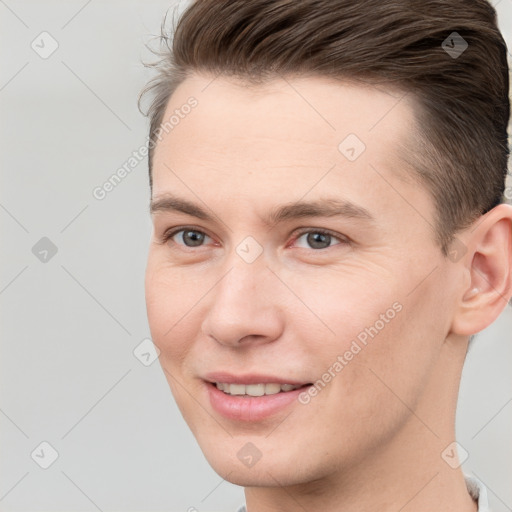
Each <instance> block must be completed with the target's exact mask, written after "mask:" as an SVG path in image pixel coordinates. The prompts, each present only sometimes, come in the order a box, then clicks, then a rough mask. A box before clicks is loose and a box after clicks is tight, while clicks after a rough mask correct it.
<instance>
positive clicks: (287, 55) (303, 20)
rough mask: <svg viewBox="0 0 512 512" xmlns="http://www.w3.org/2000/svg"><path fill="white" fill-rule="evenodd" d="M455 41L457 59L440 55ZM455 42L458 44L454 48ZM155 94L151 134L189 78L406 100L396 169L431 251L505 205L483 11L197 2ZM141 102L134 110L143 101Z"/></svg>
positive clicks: (503, 135) (423, 3) (441, 5)
mask: <svg viewBox="0 0 512 512" xmlns="http://www.w3.org/2000/svg"><path fill="white" fill-rule="evenodd" d="M453 32H457V34H458V35H459V36H461V37H462V40H460V39H459V41H465V43H463V44H464V45H465V44H466V43H467V45H468V46H467V48H466V49H465V51H463V53H462V54H460V55H458V56H457V55H453V54H450V53H449V52H448V51H446V50H445V48H446V47H445V45H444V44H443V45H442V43H443V41H445V40H447V41H449V42H451V45H452V46H453V39H452V41H450V39H449V38H450V37H452V38H453V37H454V34H453ZM459 36H457V35H455V37H459ZM161 42H162V45H161V48H162V49H163V51H160V52H158V55H159V56H160V59H159V61H158V62H156V63H154V64H153V66H155V67H156V68H157V70H158V74H157V76H155V77H154V78H153V80H151V81H150V82H149V84H148V86H147V87H146V88H145V90H144V91H143V92H142V93H141V97H142V96H144V95H145V94H146V93H147V92H149V91H151V92H152V94H153V100H152V103H151V105H150V107H149V109H148V115H149V117H150V142H153V145H152V146H151V147H150V151H149V175H150V186H151V187H152V178H151V168H152V157H153V153H154V145H155V144H156V141H155V132H156V130H157V129H158V127H159V125H160V124H161V123H162V120H163V115H164V112H165V109H166V106H167V104H168V101H169V99H170V97H171V95H172V93H173V92H174V90H175V89H176V88H177V86H178V85H179V84H180V83H181V82H183V80H185V79H186V78H187V77H188V76H189V75H190V74H192V73H195V72H198V73H208V74H212V75H224V76H232V77H236V78H240V79H242V80H244V81H247V83H264V82H265V81H268V80H271V79H273V78H278V77H279V76H318V77H328V78H335V79H349V80H363V81H364V82H365V83H372V84H379V85H385V86H386V85H388V86H390V87H393V88H395V89H397V88H398V89H399V90H403V91H404V92H406V93H409V94H412V96H413V97H414V99H415V100H416V102H417V103H418V105H419V108H418V109H417V111H415V116H416V121H417V128H418V130H417V133H416V134H411V136H412V137H411V141H414V142H413V144H410V143H409V144H408V145H407V146H406V147H407V148H408V149H407V151H402V154H401V156H402V158H403V160H404V161H406V162H407V163H408V164H410V166H411V167H412V169H413V172H415V174H416V175H417V176H418V177H419V179H420V180H422V182H423V183H424V184H425V185H426V187H427V189H428V190H429V191H430V193H431V194H432V197H433V198H434V202H435V206H436V219H435V223H436V226H435V231H436V237H437V242H438V243H439V245H440V246H441V248H442V250H443V252H444V253H445V254H446V251H447V246H448V244H449V242H450V241H451V240H452V239H453V235H454V234H455V233H456V232H457V231H459V230H460V229H463V228H464V227H467V226H468V225H469V224H470V223H471V222H473V221H474V220H475V219H476V218H477V217H478V216H479V215H482V214H484V213H486V212H487V211H489V210H491V209H492V208H493V207H495V206H496V205H498V204H499V203H501V202H503V200H504V197H503V193H504V187H505V178H506V174H507V161H508V155H509V148H508V143H507V125H508V120H509V116H510V101H509V71H508V64H507V48H506V44H505V41H504V40H503V37H502V35H501V33H500V31H499V29H498V27H497V20H496V11H495V9H494V8H493V7H492V6H491V5H490V4H489V3H488V2H487V1H485V0H390V1H386V0H365V1H364V2H359V1H354V0H300V1H298V0H196V1H194V2H193V3H191V5H190V6H189V7H188V8H187V9H186V10H185V11H184V13H183V15H182V16H181V17H180V19H179V22H178V24H177V26H176V28H175V30H174V36H173V37H172V38H171V36H169V35H166V32H165V20H164V22H163V24H162V35H161ZM139 101H140V99H139Z"/></svg>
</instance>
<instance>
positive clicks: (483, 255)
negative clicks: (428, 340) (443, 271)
mask: <svg viewBox="0 0 512 512" xmlns="http://www.w3.org/2000/svg"><path fill="white" fill-rule="evenodd" d="M464 240H465V245H466V247H467V250H468V251H467V254H466V255H465V257H464V264H465V265H466V268H465V273H466V277H467V279H465V280H464V285H463V286H462V288H461V290H460V291H461V293H460V300H459V303H458V305H457V308H456V312H455V315H454V317H453V321H452V328H451V331H452V332H454V333H455V334H460V335H463V336H470V335H472V334H476V333H477V332H480V331H482V330H483V329H485V328H486V327H487V326H489V325H490V324H492V322H494V320H496V318H497V317H498V316H499V314H500V313H501V312H502V311H503V309H504V308H505V307H506V305H507V303H508V301H509V300H510V297H511V295H512V206H510V205H507V204H500V205H498V206H496V207H495V208H493V209H492V210H491V211H489V212H488V213H486V214H485V215H483V216H482V217H480V218H479V219H478V220H477V221H476V222H475V223H474V224H473V226H471V227H470V228H468V230H466V231H465V236H464ZM459 243H460V242H459Z"/></svg>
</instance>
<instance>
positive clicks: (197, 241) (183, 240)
mask: <svg viewBox="0 0 512 512" xmlns="http://www.w3.org/2000/svg"><path fill="white" fill-rule="evenodd" d="M209 238H210V237H209V236H208V235H207V234H206V233H203V232H202V231H199V230H197V229H190V228H185V229H180V230H175V231H172V232H170V233H166V234H165V235H164V242H167V241H169V240H172V241H173V242H175V243H177V244H178V245H184V246H186V247H199V246H201V245H203V242H205V240H206V239H209Z"/></svg>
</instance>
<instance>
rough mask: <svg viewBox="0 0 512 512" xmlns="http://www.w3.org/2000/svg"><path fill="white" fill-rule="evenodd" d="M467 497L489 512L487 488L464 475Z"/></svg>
mask: <svg viewBox="0 0 512 512" xmlns="http://www.w3.org/2000/svg"><path fill="white" fill-rule="evenodd" d="M464 479H465V480H466V487H467V488H468V492H469V495H470V496H471V497H472V498H473V499H474V500H475V501H476V502H477V503H478V512H491V511H490V510H489V502H488V498H487V488H486V487H485V485H484V484H483V483H482V482H481V481H480V480H478V479H477V478H475V477H474V476H469V475H464ZM236 512H247V508H246V507H245V505H242V506H241V507H240V508H238V510H237V511H236Z"/></svg>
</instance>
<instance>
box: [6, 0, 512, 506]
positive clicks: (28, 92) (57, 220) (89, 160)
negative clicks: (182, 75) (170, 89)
mask: <svg viewBox="0 0 512 512" xmlns="http://www.w3.org/2000/svg"><path fill="white" fill-rule="evenodd" d="M171 5H172V2H171V1H170V0H169V1H161V0H158V1H151V2H147V1H146V2H143V1H142V0H137V1H134V0H132V1H126V0H123V1H121V0H117V1H114V0H109V1H104V2H101V1H99V0H92V1H91V0H89V1H85V0H80V1H66V2H64V1H45V2H42V1H21V0H18V1H16V0H5V1H3V0H0V38H1V39H0V41H1V43H0V48H1V66H0V109H1V115H0V130H1V131H0V144H1V147H0V165H1V170H2V172H1V184H0V222H1V233H2V235H1V247H2V264H1V267H0V268H1V273H0V307H1V326H2V338H1V342H2V345H1V351H2V353H1V388H0V389H1V396H0V430H1V441H2V452H1V453H2V456H1V464H0V510H1V511H2V512H3V511H29V510H30V511H60V510H62V511H95V510H102V511H110V510H115V511H142V510H144V511H146V512H151V511H156V510H168V511H186V510H188V509H189V508H190V507H195V508H196V509H197V510H198V511H205V512H206V511H232V510H235V509H236V507H237V506H238V505H239V504H240V503H241V502H243V491H242V489H241V488H239V487H236V486H233V485H231V484H230V483H228V482H225V481H223V480H222V479H221V478H220V477H219V476H218V475H217V474H216V473H215V472H214V471H213V470H212V469H211V468H210V467H209V466H208V464H207V463H206V461H205V459H204V458H203V456H202V453H201V451H200V449H199V448H198V446H197V445H196V442H195V440H194V438H193V437H192V435H191V434H190V432H189V430H188V428H187V426H186V424H185V423H184V421H183V420H182V418H181V416H180V414H179V411H178V409H177V407H176V405H175V403H174V401H173V399H172V396H171V393H170V391H169V388H168V385H167V382H166V380H165V378H164V375H163V372H162V370H161V368H160V366H159V364H158V361H156V362H155V363H154V364H152V365H150V366H148V367H146V366H144V365H143V364H142V363H141V362H140V361H139V360H138V359H136V358H135V356H134V354H133V350H134V349H135V347H136V346H138V345H139V344H140V343H141V341H142V340H143V339H145V338H147V337H149V329H148V326H147V320H146V312H145V303H144V287H143V282H144V281H143V280H144V268H145V259H146V252H147V246H148V241H149V236H150V230H151V225H150V219H149V215H148V212H147V205H148V200H149V191H148V181H147V164H146V161H143V162H142V163H140V164H138V165H137V166H136V167H135V168H134V169H133V171H132V172H131V173H130V174H129V175H128V176H127V177H126V178H125V179H124V180H123V181H122V182H121V183H120V184H119V185H118V186H117V187H116V188H115V189H114V190H113V191H112V192H110V193H109V194H108V195H107V196H106V197H105V199H103V200H101V201H100V200H97V199H95V198H94V197H93V194H92V191H93V189H94V188H95V187H97V186H101V185H102V184H103V183H104V182H105V181H106V180H107V179H108V178H109V177H110V176H111V175H112V174H113V173H114V172H115V171H116V170H117V169H118V168H119V167H120V166H122V165H123V164H124V163H125V162H126V161H127V159H128V158H129V157H130V156H131V155H132V152H133V151H135V150H137V149H138V148H140V147H141V146H142V145H143V144H144V143H145V142H146V137H147V133H146V130H147V121H146V120H145V119H144V118H143V117H142V116H141V115H140V113H139V112H138V110H137V106H136V100H137V95H138V93H139V91H140V90H141V88H142V87H143V85H144V84H145V82H146V80H147V79H148V78H149V76H150V74H149V73H150V72H149V71H148V70H146V69H144V68H143V66H142V65H141V60H148V59H150V57H151V56H150V54H149V53H148V52H147V50H145V48H144V43H147V42H148V41H149V39H150V37H151V36H152V35H156V34H158V33H159V27H160V22H161V19H162V17H163V15H164V14H165V12H166V10H167V8H168V7H169V6H171ZM497 9H498V11H499V17H500V18H499V19H500V26H501V28H502V30H503V32H504V35H505V36H506V38H507V40H508V44H509V47H512V0H501V1H499V2H498V4H497ZM43 31H47V32H48V33H49V34H51V37H52V38H53V39H54V40H56V41H57V42H58V45H59V46H58V49H57V50H56V51H55V52H54V53H53V54H52V55H51V56H49V57H48V58H46V59H44V58H41V57H40V56H39V55H38V54H37V53H36V52H35V51H34V50H33V49H32V48H31V44H32V42H33V41H34V40H35V41H36V43H35V44H38V45H39V51H48V49H49V48H51V46H50V45H51V41H50V40H49V39H44V43H41V37H47V36H40V34H41V32H43ZM43 44H44V46H43ZM42 237H48V238H49V239H50V240H51V241H52V242H53V244H55V246H56V247H57V249H58V252H57V254H56V255H55V256H53V257H52V258H51V259H50V258H49V260H48V261H47V262H41V261H40V260H39V259H38V258H36V256H35V255H34V254H33V252H32V247H33V246H34V245H35V244H36V243H37V242H38V241H39V240H40V239H41V238H42ZM511 331H512V308H511V307H507V308H506V311H505V312H504V314H503V315H502V316H501V317H500V319H499V320H498V321H497V322H496V323H495V324H494V325H493V326H491V327H490V328H489V329H488V330H486V331H485V332H484V333H482V334H481V335H480V336H479V337H478V338H477V339H476V340H475V343H474V346H473V347H472V349H471V351H470V354H469V356H468V361H467V366H466V368H465V372H464V376H463V382H462V388H461V400H460V407H459V411H458V424H457V431H458V441H459V442H460V444H461V445H462V446H463V447H464V449H465V450H467V451H468V452H469V458H468V460H467V461H466V463H465V464H464V469H465V471H466V473H473V474H475V475H476V476H478V477H479V478H480V479H481V480H482V481H484V483H486V484H487V486H488V489H489V494H490V501H491V505H492V508H493V510H494V512H505V511H507V510H512V487H511V486H510V478H511V474H512V471H511V469H512V462H511V461H512V443H511V441H510V432H511V430H512V429H511V426H512V403H511V401H512V372H511V371H510V368H511V362H512V345H511V343H510V342H511V341H512V340H511V338H512V336H511ZM43 441H46V442H48V443H50V444H51V445H52V446H53V447H54V448H55V449H56V451H57V452H58V455H59V456H58V458H57V460H56V461H55V462H54V463H53V464H52V465H51V466H50V467H49V468H48V469H42V468H41V467H40V466H39V465H38V464H37V463H36V462H35V461H34V459H33V458H31V453H32V452H33V451H34V450H36V452H35V453H36V454H37V453H39V456H40V457H39V459H38V458H37V455H34V458H35V459H36V460H39V461H42V460H43V459H44V458H45V457H48V454H49V453H50V452H49V451H48V449H45V448H44V446H43V452H41V448H40V447H39V445H40V443H41V442H43ZM38 447H39V448H38ZM305 449H306V447H305ZM45 450H46V451H45ZM42 453H44V455H41V454H42Z"/></svg>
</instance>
